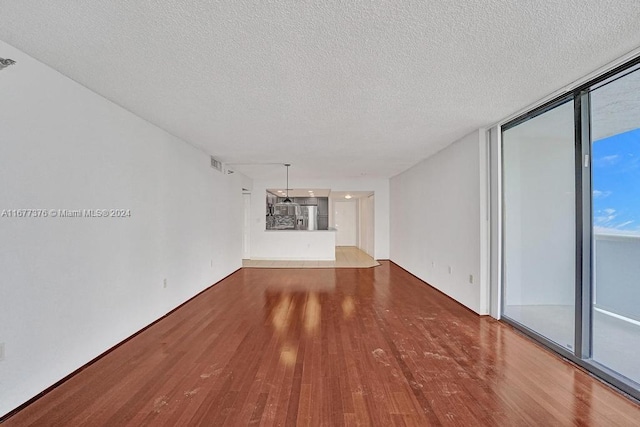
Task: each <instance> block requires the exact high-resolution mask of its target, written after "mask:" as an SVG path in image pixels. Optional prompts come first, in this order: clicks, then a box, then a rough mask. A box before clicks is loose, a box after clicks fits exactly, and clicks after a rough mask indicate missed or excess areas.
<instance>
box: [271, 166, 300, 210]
mask: <svg viewBox="0 0 640 427" xmlns="http://www.w3.org/2000/svg"><path fill="white" fill-rule="evenodd" d="M284 165H285V166H286V167H287V188H286V189H285V191H286V197H285V198H284V200H283V201H282V202H280V203H276V206H298V204H297V203H294V202H293V200H291V199H290V198H289V166H291V164H290V163H285V164H284Z"/></svg>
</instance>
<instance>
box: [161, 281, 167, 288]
mask: <svg viewBox="0 0 640 427" xmlns="http://www.w3.org/2000/svg"><path fill="white" fill-rule="evenodd" d="M162 287H163V288H166V287H167V279H164V280H163V281H162Z"/></svg>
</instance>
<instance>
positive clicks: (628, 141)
mask: <svg viewBox="0 0 640 427" xmlns="http://www.w3.org/2000/svg"><path fill="white" fill-rule="evenodd" d="M591 155H592V158H593V160H592V167H593V170H592V174H593V224H594V227H595V231H596V232H600V233H618V234H620V233H623V234H639V235H640V128H638V129H634V130H632V131H628V132H624V133H621V134H618V135H614V136H610V137H608V138H603V139H600V140H597V141H594V142H593V148H592V151H591Z"/></svg>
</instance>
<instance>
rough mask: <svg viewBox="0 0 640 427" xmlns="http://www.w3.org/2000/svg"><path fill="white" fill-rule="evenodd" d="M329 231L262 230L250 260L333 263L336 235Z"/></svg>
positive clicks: (333, 231) (331, 230)
mask: <svg viewBox="0 0 640 427" xmlns="http://www.w3.org/2000/svg"><path fill="white" fill-rule="evenodd" d="M335 231H336V230H335V229H329V230H292V229H288V230H264V231H263V232H262V233H260V235H259V236H256V237H257V238H259V239H260V240H261V242H260V244H259V245H257V247H260V248H264V249H263V250H262V251H260V252H257V253H255V252H252V256H251V259H271V260H303V261H335V259H336V233H335Z"/></svg>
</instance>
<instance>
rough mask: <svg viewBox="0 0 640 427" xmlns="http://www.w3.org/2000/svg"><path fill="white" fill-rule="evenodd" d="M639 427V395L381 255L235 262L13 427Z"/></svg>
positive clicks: (34, 407) (23, 415) (40, 402)
mask: <svg viewBox="0 0 640 427" xmlns="http://www.w3.org/2000/svg"><path fill="white" fill-rule="evenodd" d="M639 422H640V407H639V406H638V405H636V404H635V403H634V402H632V401H630V400H628V399H626V398H625V397H623V396H621V395H619V394H617V393H616V392H614V391H613V390H611V389H610V388H609V387H607V386H606V385H603V384H602V383H600V382H599V381H597V380H595V379H593V378H592V377H590V376H589V375H587V374H586V373H585V372H583V371H581V370H579V369H577V368H576V367H574V366H573V365H571V364H570V363H568V362H566V361H563V360H562V359H560V358H559V357H557V356H556V355H554V354H552V353H550V352H548V351H546V350H544V349H543V348H541V347H539V346H538V345H536V344H534V343H533V342H531V341H530V340H528V339H527V338H525V337H523V336H521V335H520V334H518V333H516V332H515V331H513V330H512V329H511V328H510V327H509V326H507V325H505V324H502V323H500V322H497V321H494V320H492V319H490V318H481V317H478V316H476V315H475V314H473V313H472V312H470V311H468V310H467V309H465V308H463V307H462V306H460V305H459V304H457V303H455V302H454V301H452V300H450V299H449V298H447V297H445V296H444V295H442V294H440V293H439V292H437V291H435V290H434V289H432V288H430V287H429V286H427V285H425V284H424V283H422V282H420V281H419V280H418V279H416V278H415V277H413V276H411V275H410V274H408V273H407V272H405V271H404V270H402V269H401V268H399V267H397V266H395V265H394V264H391V263H389V262H382V265H381V266H379V267H375V268H369V269H317V270H304V269H300V270H295V269H255V268H254V269H242V270H240V271H238V272H237V273H235V274H233V275H232V276H230V277H229V278H227V279H225V280H224V281H223V282H221V283H219V284H218V285H216V286H214V287H213V288H211V289H210V290H208V291H206V292H205V293H203V294H202V295H200V296H199V297H197V298H196V299H194V300H192V301H191V302H189V303H188V304H186V305H185V306H183V307H182V308H180V309H179V310H177V311H176V312H174V313H173V314H171V315H170V316H168V317H166V318H164V319H163V320H161V321H160V322H158V323H156V324H155V325H153V326H152V327H150V328H148V329H147V330H145V331H144V332H142V333H141V334H139V335H138V336H136V337H134V338H133V339H131V340H130V341H128V342H126V343H124V344H123V345H122V346H120V347H118V348H117V349H116V350H114V351H112V352H111V353H109V354H107V355H106V356H105V357H103V358H102V359H100V360H98V361H97V362H96V363H94V364H92V365H90V366H88V367H87V368H86V369H84V370H83V371H81V372H80V373H79V374H77V375H75V376H74V377H72V378H71V379H69V380H68V381H67V382H65V383H64V384H62V385H61V386H59V387H58V388H56V389H54V390H53V391H51V392H50V393H48V394H46V395H45V396H44V397H42V398H41V399H39V400H37V401H36V402H34V403H33V404H31V405H30V406H28V407H26V408H25V409H23V410H22V411H21V412H19V413H17V414H16V415H14V416H13V417H11V418H9V419H8V420H7V421H6V426H7V427H9V426H26V425H60V426H62V425H64V426H76V425H90V426H91V425H109V426H122V425H131V426H141V425H153V426H156V425H160V426H176V425H178V426H186V425H206V426H217V425H229V426H244V425H265V426H274V425H292V426H293V425H301V426H303V425H325V426H340V425H374V426H405V425H415V426H426V425H434V426H437V425H468V426H471V425H473V426H475V425H487V426H500V425H504V426H522V425H544V426H550V425H602V426H626V425H628V426H631V425H636V426H637V425H638V423H639Z"/></svg>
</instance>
